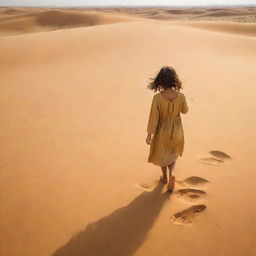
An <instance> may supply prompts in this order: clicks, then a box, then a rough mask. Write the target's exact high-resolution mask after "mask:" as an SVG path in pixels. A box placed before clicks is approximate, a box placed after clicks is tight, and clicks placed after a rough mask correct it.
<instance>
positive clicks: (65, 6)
mask: <svg viewBox="0 0 256 256" xmlns="http://www.w3.org/2000/svg"><path fill="white" fill-rule="evenodd" d="M237 6H239V7H256V4H248V5H247V4H208V5H103V6H98V5H0V7H45V8H49V7H62V8H85V7H86V8H134V7H137V8H138V7H146V8H154V7H167V8H168V7H176V8H188V7H191V8H193V7H194V8H197V7H199V8H200V7H202V8H204V7H208V8H209V7H237Z"/></svg>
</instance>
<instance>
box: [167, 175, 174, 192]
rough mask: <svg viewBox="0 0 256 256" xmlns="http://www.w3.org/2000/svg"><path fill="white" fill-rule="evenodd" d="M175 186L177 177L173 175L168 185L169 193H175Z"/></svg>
mask: <svg viewBox="0 0 256 256" xmlns="http://www.w3.org/2000/svg"><path fill="white" fill-rule="evenodd" d="M174 186H175V176H173V175H172V176H171V178H170V180H169V183H168V185H167V191H169V192H173V190H174Z"/></svg>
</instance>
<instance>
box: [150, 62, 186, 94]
mask: <svg viewBox="0 0 256 256" xmlns="http://www.w3.org/2000/svg"><path fill="white" fill-rule="evenodd" d="M149 79H151V80H153V81H152V82H150V83H149V84H148V86H147V88H148V89H150V90H154V92H156V91H157V90H159V91H161V90H162V89H167V88H173V89H174V90H177V91H179V90H180V89H182V88H183V87H182V82H181V81H180V79H179V77H178V75H177V73H176V71H175V69H174V68H173V67H171V66H163V67H162V68H161V69H160V71H159V72H158V74H157V76H156V77H155V78H149Z"/></svg>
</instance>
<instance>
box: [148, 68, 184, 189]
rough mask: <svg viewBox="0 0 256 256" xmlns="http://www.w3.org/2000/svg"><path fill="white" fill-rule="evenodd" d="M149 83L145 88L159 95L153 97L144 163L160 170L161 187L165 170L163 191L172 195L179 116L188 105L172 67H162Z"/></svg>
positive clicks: (181, 137)
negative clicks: (147, 152)
mask: <svg viewBox="0 0 256 256" xmlns="http://www.w3.org/2000/svg"><path fill="white" fill-rule="evenodd" d="M150 79H152V78H150ZM152 80H153V81H152V82H151V83H149V85H148V87H147V88H148V89H151V90H154V92H156V91H159V93H156V94H155V95H154V96H153V100H152V103H151V109H150V114H149V119H148V125H147V133H148V135H147V138H146V143H147V144H148V145H150V151H149V156H148V162H150V163H152V164H155V165H158V166H160V167H161V171H162V174H163V175H161V176H160V180H161V181H162V183H163V184H166V183H167V182H168V177H167V167H168V169H169V182H168V185H167V191H170V192H173V190H174V185H175V176H174V175H173V174H172V173H173V169H174V166H175V163H176V160H177V159H178V157H179V156H182V153H183V149H184V132H183V127H182V122H181V116H180V113H183V114H186V113H187V112H188V105H187V101H186V97H185V95H184V94H183V93H181V92H180V89H182V83H181V81H180V80H179V78H178V75H177V73H176V71H175V69H174V68H173V67H171V66H164V67H162V68H161V69H160V71H159V73H158V74H157V76H156V77H155V78H154V79H152Z"/></svg>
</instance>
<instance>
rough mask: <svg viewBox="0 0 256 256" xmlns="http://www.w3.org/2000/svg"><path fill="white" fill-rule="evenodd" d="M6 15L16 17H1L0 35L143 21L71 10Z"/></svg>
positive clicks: (14, 11) (7, 11)
mask: <svg viewBox="0 0 256 256" xmlns="http://www.w3.org/2000/svg"><path fill="white" fill-rule="evenodd" d="M4 13H5V14H6V13H12V14H16V15H9V16H3V17H1V16H0V35H10V34H24V33H32V32H41V31H51V30H58V29H67V28H77V27H87V26H96V25H104V24H112V23H119V22H132V21H140V20H143V19H141V18H134V17H126V16H120V15H119V16H118V15H107V14H99V13H89V12H88V13H86V12H81V11H71V10H67V11H66V10H43V11H33V12H29V13H25V14H23V13H22V12H21V13H22V14H20V13H19V12H18V14H17V10H13V12H12V10H6V11H5V12H4Z"/></svg>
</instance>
